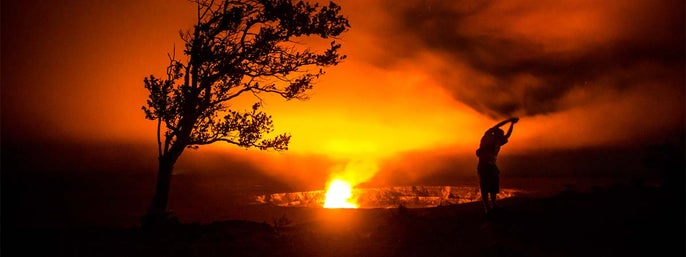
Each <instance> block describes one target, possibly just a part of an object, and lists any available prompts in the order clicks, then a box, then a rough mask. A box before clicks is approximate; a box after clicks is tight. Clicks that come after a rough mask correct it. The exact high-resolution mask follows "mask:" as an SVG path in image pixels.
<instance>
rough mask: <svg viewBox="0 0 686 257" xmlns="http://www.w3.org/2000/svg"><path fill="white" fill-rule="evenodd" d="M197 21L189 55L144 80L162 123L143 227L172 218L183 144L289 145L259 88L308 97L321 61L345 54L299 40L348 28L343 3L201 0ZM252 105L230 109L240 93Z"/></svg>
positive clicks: (149, 111)
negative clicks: (163, 75)
mask: <svg viewBox="0 0 686 257" xmlns="http://www.w3.org/2000/svg"><path fill="white" fill-rule="evenodd" d="M193 2H194V3H195V4H196V5H197V24H195V26H194V27H193V29H192V30H189V31H185V32H181V38H182V39H183V40H184V42H185V48H184V51H183V53H184V56H185V57H184V58H183V59H177V58H176V56H175V55H174V54H171V55H169V59H170V64H169V66H168V67H167V70H166V72H167V74H166V78H158V77H155V76H153V75H150V76H149V77H146V78H145V79H144V83H145V88H146V89H147V90H148V91H149V93H150V95H149V98H148V100H147V105H146V106H143V111H145V117H146V119H149V120H154V121H157V145H158V152H159V156H158V157H159V167H158V174H157V186H156V190H155V194H154V196H153V199H152V202H151V204H150V207H149V209H148V212H147V213H146V215H145V217H144V219H143V225H144V226H145V225H151V224H157V222H167V221H168V220H167V219H168V215H169V213H168V211H167V201H168V197H169V189H170V188H169V187H170V182H171V174H172V170H173V168H174V164H175V163H176V161H177V159H178V158H179V156H181V154H182V153H183V151H184V150H185V149H186V148H197V147H198V146H201V145H207V144H212V143H215V142H227V143H230V144H234V145H237V146H240V147H246V148H249V147H256V148H259V149H261V150H266V149H274V150H287V149H288V142H289V140H290V135H288V134H281V135H277V136H275V137H273V138H268V139H265V138H263V136H265V134H268V133H270V132H272V131H273V125H272V119H271V116H270V115H267V114H265V113H264V112H262V111H260V106H261V102H262V98H260V94H275V95H278V96H281V97H283V98H285V99H288V100H290V99H305V98H306V97H307V96H306V94H305V93H306V92H307V91H308V90H310V89H312V86H313V82H314V80H315V79H317V78H318V77H319V76H321V75H323V74H324V71H323V69H322V68H323V67H327V66H335V65H337V64H338V63H339V62H340V61H342V60H343V59H344V58H345V55H341V54H340V53H339V49H340V47H341V45H340V44H338V43H336V41H335V40H332V41H331V42H330V45H328V46H327V47H326V49H323V50H322V51H315V50H311V49H310V48H308V47H306V46H305V44H304V43H302V42H298V40H301V39H302V40H306V39H307V38H308V37H309V38H311V37H319V38H325V39H326V38H334V39H335V38H336V36H339V35H340V34H341V33H343V32H345V31H347V30H348V29H349V28H350V25H349V23H348V20H347V18H345V17H343V16H342V15H341V14H340V10H341V7H340V6H339V5H337V4H335V3H333V2H330V3H329V4H328V5H319V4H316V3H315V4H311V3H307V2H303V1H298V2H293V1H291V0H235V1H230V0H221V1H220V0H216V1H215V0H196V1H193ZM246 93H247V94H252V95H254V96H255V99H256V103H255V104H254V105H253V106H252V110H248V111H236V110H232V109H229V104H228V102H230V101H231V100H234V99H236V98H237V97H238V96H240V95H243V94H246Z"/></svg>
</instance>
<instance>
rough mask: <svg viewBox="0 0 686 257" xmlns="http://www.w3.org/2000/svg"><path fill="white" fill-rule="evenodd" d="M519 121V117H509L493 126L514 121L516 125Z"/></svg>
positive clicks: (496, 126)
mask: <svg viewBox="0 0 686 257" xmlns="http://www.w3.org/2000/svg"><path fill="white" fill-rule="evenodd" d="M517 121H519V118H517V117H514V118H509V119H507V120H504V121H501V122H500V123H498V124H496V125H495V126H493V127H492V128H498V127H501V126H503V125H505V124H507V123H508V122H512V124H513V125H514V124H515V123H517Z"/></svg>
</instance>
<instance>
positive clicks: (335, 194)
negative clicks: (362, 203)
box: [324, 179, 357, 208]
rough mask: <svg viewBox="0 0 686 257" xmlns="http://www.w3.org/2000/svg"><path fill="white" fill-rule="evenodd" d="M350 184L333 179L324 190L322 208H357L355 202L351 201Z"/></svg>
mask: <svg viewBox="0 0 686 257" xmlns="http://www.w3.org/2000/svg"><path fill="white" fill-rule="evenodd" d="M352 195H353V193H352V186H351V185H350V183H348V182H346V181H343V180H340V179H334V180H333V181H331V183H330V184H329V188H328V189H327V190H326V201H325V202H324V208H357V204H355V203H353V202H352V201H351V199H350V198H351V197H352Z"/></svg>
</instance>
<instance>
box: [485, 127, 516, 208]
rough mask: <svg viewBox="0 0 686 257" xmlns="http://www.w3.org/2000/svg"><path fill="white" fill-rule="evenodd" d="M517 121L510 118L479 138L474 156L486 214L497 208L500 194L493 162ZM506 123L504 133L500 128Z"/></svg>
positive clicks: (497, 173) (498, 176) (498, 173)
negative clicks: (506, 127)
mask: <svg viewBox="0 0 686 257" xmlns="http://www.w3.org/2000/svg"><path fill="white" fill-rule="evenodd" d="M518 121H519V118H516V117H514V118H510V119H507V120H504V121H501V122H500V123H498V124H496V125H495V126H493V127H491V128H489V129H488V130H486V132H485V133H484V135H483V137H481V142H480V144H479V149H477V150H476V156H477V157H479V164H478V166H477V172H478V174H479V186H480V187H481V200H482V201H483V203H484V208H485V210H486V213H487V214H488V213H490V212H491V211H493V209H495V208H496V207H497V205H496V196H497V194H498V193H499V192H500V170H499V169H498V166H497V165H496V163H495V161H496V159H497V157H498V152H500V147H501V146H503V145H504V144H506V143H507V142H508V139H509V138H510V135H512V128H513V127H514V124H515V123H517V122H518ZM507 123H510V128H509V129H508V130H507V133H505V132H503V130H502V129H501V128H500V127H502V126H503V125H505V124H507ZM489 199H490V202H489Z"/></svg>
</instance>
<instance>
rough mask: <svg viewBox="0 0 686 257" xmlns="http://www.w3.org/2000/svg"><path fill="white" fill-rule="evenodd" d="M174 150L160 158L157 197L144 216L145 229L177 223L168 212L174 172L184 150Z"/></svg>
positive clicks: (156, 188) (155, 196)
mask: <svg viewBox="0 0 686 257" xmlns="http://www.w3.org/2000/svg"><path fill="white" fill-rule="evenodd" d="M174 150H175V149H174V147H172V151H170V152H169V153H167V154H166V155H163V156H161V157H160V158H159V164H158V170H157V184H156V186H155V195H154V196H153V198H152V201H151V203H150V207H149V208H148V211H147V213H146V214H145V216H143V220H142V226H143V227H160V226H165V225H169V224H171V223H176V222H177V221H176V218H175V217H174V216H173V215H172V213H170V212H169V211H167V203H168V201H169V191H170V186H171V177H172V171H173V170H174V164H175V163H176V160H177V159H178V158H179V156H180V155H181V152H182V151H183V148H181V150H177V151H174Z"/></svg>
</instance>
